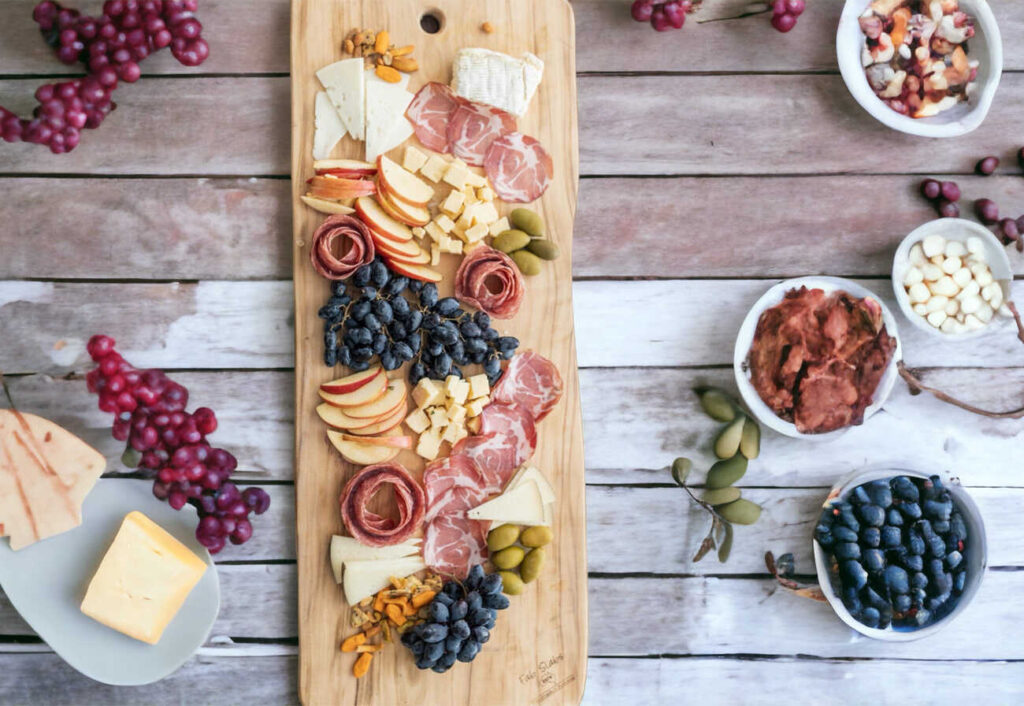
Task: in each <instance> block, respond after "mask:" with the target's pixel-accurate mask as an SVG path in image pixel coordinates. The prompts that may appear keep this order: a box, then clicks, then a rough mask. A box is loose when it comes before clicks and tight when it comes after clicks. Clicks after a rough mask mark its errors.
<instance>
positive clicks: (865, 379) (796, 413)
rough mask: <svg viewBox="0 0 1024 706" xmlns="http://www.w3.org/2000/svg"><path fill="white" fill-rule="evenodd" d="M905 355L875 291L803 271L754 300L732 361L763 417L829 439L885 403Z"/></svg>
mask: <svg viewBox="0 0 1024 706" xmlns="http://www.w3.org/2000/svg"><path fill="white" fill-rule="evenodd" d="M901 357H902V350H901V348H900V342H899V338H898V335H897V329H896V319H895V317H894V316H893V315H892V313H891V312H890V311H889V309H888V308H887V307H886V306H885V304H884V303H882V301H881V300H880V299H879V298H878V297H877V296H876V295H875V294H874V293H873V292H871V291H869V290H867V289H865V288H864V287H862V286H860V285H859V284H857V283H856V282H851V281H849V280H845V279H841V278H838V277H800V278H797V279H791V280H787V281H785V282H781V283H779V284H777V285H775V286H774V287H772V288H771V289H769V290H768V291H767V292H765V294H764V296H762V297H761V298H760V299H759V300H758V301H757V303H756V304H754V306H753V307H752V308H751V310H750V312H749V313H748V314H747V317H746V319H744V321H743V325H742V326H741V327H740V332H739V335H738V336H737V337H736V349H735V351H734V353H733V369H734V371H735V375H736V384H737V385H738V386H739V390H740V394H741V395H742V396H743V401H744V402H745V403H746V405H747V407H748V408H749V409H750V411H751V413H752V414H753V415H754V416H755V417H756V418H757V420H758V421H760V422H761V423H763V424H765V425H766V426H768V427H770V428H772V429H774V430H775V431H777V432H779V433H780V434H784V435H786V436H791V437H797V438H808V439H820V440H824V439H830V438H833V437H835V436H838V435H840V434H842V433H844V432H845V431H846V430H848V429H849V428H850V427H852V426H857V425H859V424H862V423H863V422H864V420H866V419H867V418H868V417H870V416H871V415H872V414H874V413H875V412H877V411H878V410H879V409H881V408H882V405H884V404H885V401H886V399H887V398H888V397H889V393H890V392H892V388H893V385H894V384H895V382H896V378H897V377H898V373H897V370H896V364H897V362H898V361H899V360H900V359H901Z"/></svg>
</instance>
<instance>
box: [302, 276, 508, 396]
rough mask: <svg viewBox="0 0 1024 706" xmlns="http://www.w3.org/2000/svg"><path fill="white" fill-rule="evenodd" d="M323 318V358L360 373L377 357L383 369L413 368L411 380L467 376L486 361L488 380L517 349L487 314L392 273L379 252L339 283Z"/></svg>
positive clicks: (493, 380) (496, 375) (321, 313)
mask: <svg viewBox="0 0 1024 706" xmlns="http://www.w3.org/2000/svg"><path fill="white" fill-rule="evenodd" d="M319 316H320V318H321V319H323V320H324V364H325V365H328V366H330V367H333V366H335V365H337V364H339V363H340V364H341V365H345V366H348V367H349V368H351V369H352V370H354V371H356V372H359V371H361V370H366V369H367V368H369V367H370V364H371V363H372V361H373V360H374V358H378V359H379V360H380V364H381V367H383V368H384V369H385V370H396V369H397V368H399V367H401V366H402V365H403V364H404V363H407V362H410V361H411V362H412V365H411V366H409V381H410V382H411V383H412V384H414V385H415V384H416V383H417V382H419V381H420V380H421V379H422V378H424V377H430V378H433V379H436V380H443V379H444V378H446V377H448V376H449V375H455V376H456V377H460V378H461V377H464V376H465V375H464V373H463V370H462V367H463V366H466V365H482V366H483V369H484V372H485V373H486V374H487V379H488V380H489V381H490V383H491V385H493V384H494V383H496V382H497V381H498V378H500V377H501V360H502V359H505V360H507V359H509V358H511V357H512V356H513V355H514V354H515V351H516V349H517V348H518V347H519V340H518V339H517V338H515V337H513V336H502V335H500V334H499V333H498V331H497V330H496V329H494V328H493V327H492V326H491V319H490V317H489V316H488V315H487V314H485V313H483V312H476V313H470V312H468V311H465V310H464V309H462V307H461V306H460V305H459V302H458V300H457V299H455V298H454V297H444V298H439V296H438V292H437V285H435V284H433V283H431V282H426V283H424V282H420V281H419V280H414V279H409V278H408V277H404V276H402V275H398V274H395V273H394V272H392V271H391V270H390V269H388V267H387V265H385V264H384V261H383V260H381V259H380V258H377V259H376V260H374V261H373V262H372V263H371V264H369V265H364V266H363V267H361V268H359V269H358V270H357V271H356V273H355V274H354V275H353V276H352V277H351V278H350V279H349V280H347V281H344V282H334V283H333V284H332V287H331V297H330V298H329V299H328V300H327V303H326V304H324V305H323V306H322V307H321V308H320V311H319Z"/></svg>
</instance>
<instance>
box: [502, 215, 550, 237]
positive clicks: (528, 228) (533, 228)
mask: <svg viewBox="0 0 1024 706" xmlns="http://www.w3.org/2000/svg"><path fill="white" fill-rule="evenodd" d="M508 222H509V223H511V224H512V227H513V228H518V229H519V230H521V231H524V232H526V233H529V234H530V235H532V236H533V237H535V238H539V237H541V236H542V235H544V221H543V220H541V217H540V216H538V215H537V213H536V212H535V211H531V210H530V209H528V208H516V209H513V210H512V213H510V214H508Z"/></svg>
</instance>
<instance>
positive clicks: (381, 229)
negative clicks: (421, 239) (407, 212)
mask: <svg viewBox="0 0 1024 706" xmlns="http://www.w3.org/2000/svg"><path fill="white" fill-rule="evenodd" d="M356 213H358V214H359V217H360V218H362V219H363V222H364V223H366V225H368V226H369V227H370V229H371V230H374V231H376V233H377V235H379V236H380V237H382V238H387V239H388V240H398V241H406V240H412V231H411V230H409V226H407V225H405V224H404V223H399V222H398V221H396V220H395V219H394V218H392V217H391V216H389V215H388V214H387V213H385V212H384V209H382V208H381V207H380V204H379V203H377V200H376V199H373V198H370V197H369V196H362V197H360V198H358V199H356Z"/></svg>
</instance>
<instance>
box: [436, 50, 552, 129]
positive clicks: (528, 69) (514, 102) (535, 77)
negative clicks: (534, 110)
mask: <svg viewBox="0 0 1024 706" xmlns="http://www.w3.org/2000/svg"><path fill="white" fill-rule="evenodd" d="M452 74H453V79H452V90H453V91H455V94H456V95H458V96H461V97H462V98H465V99H467V100H471V101H475V102H477V103H486V104H487V105H493V106H494V107H496V108H501V109H502V110H504V111H506V112H508V113H511V114H512V115H516V116H521V115H523V114H524V113H525V112H526V110H527V108H529V107H530V101H531V100H533V95H534V93H536V92H537V86H539V85H540V81H541V78H542V76H543V75H544V62H543V61H541V60H540V59H539V58H538V57H536V56H534V55H533V54H530V53H529V52H527V53H526V54H523V57H522V58H521V59H516V58H515V57H512V56H509V55H508V54H502V53H501V52H496V51H491V50H490V49H477V48H474V49H462V50H460V51H459V52H458V53H457V54H456V55H455V66H454V67H453V70H452Z"/></svg>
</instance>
